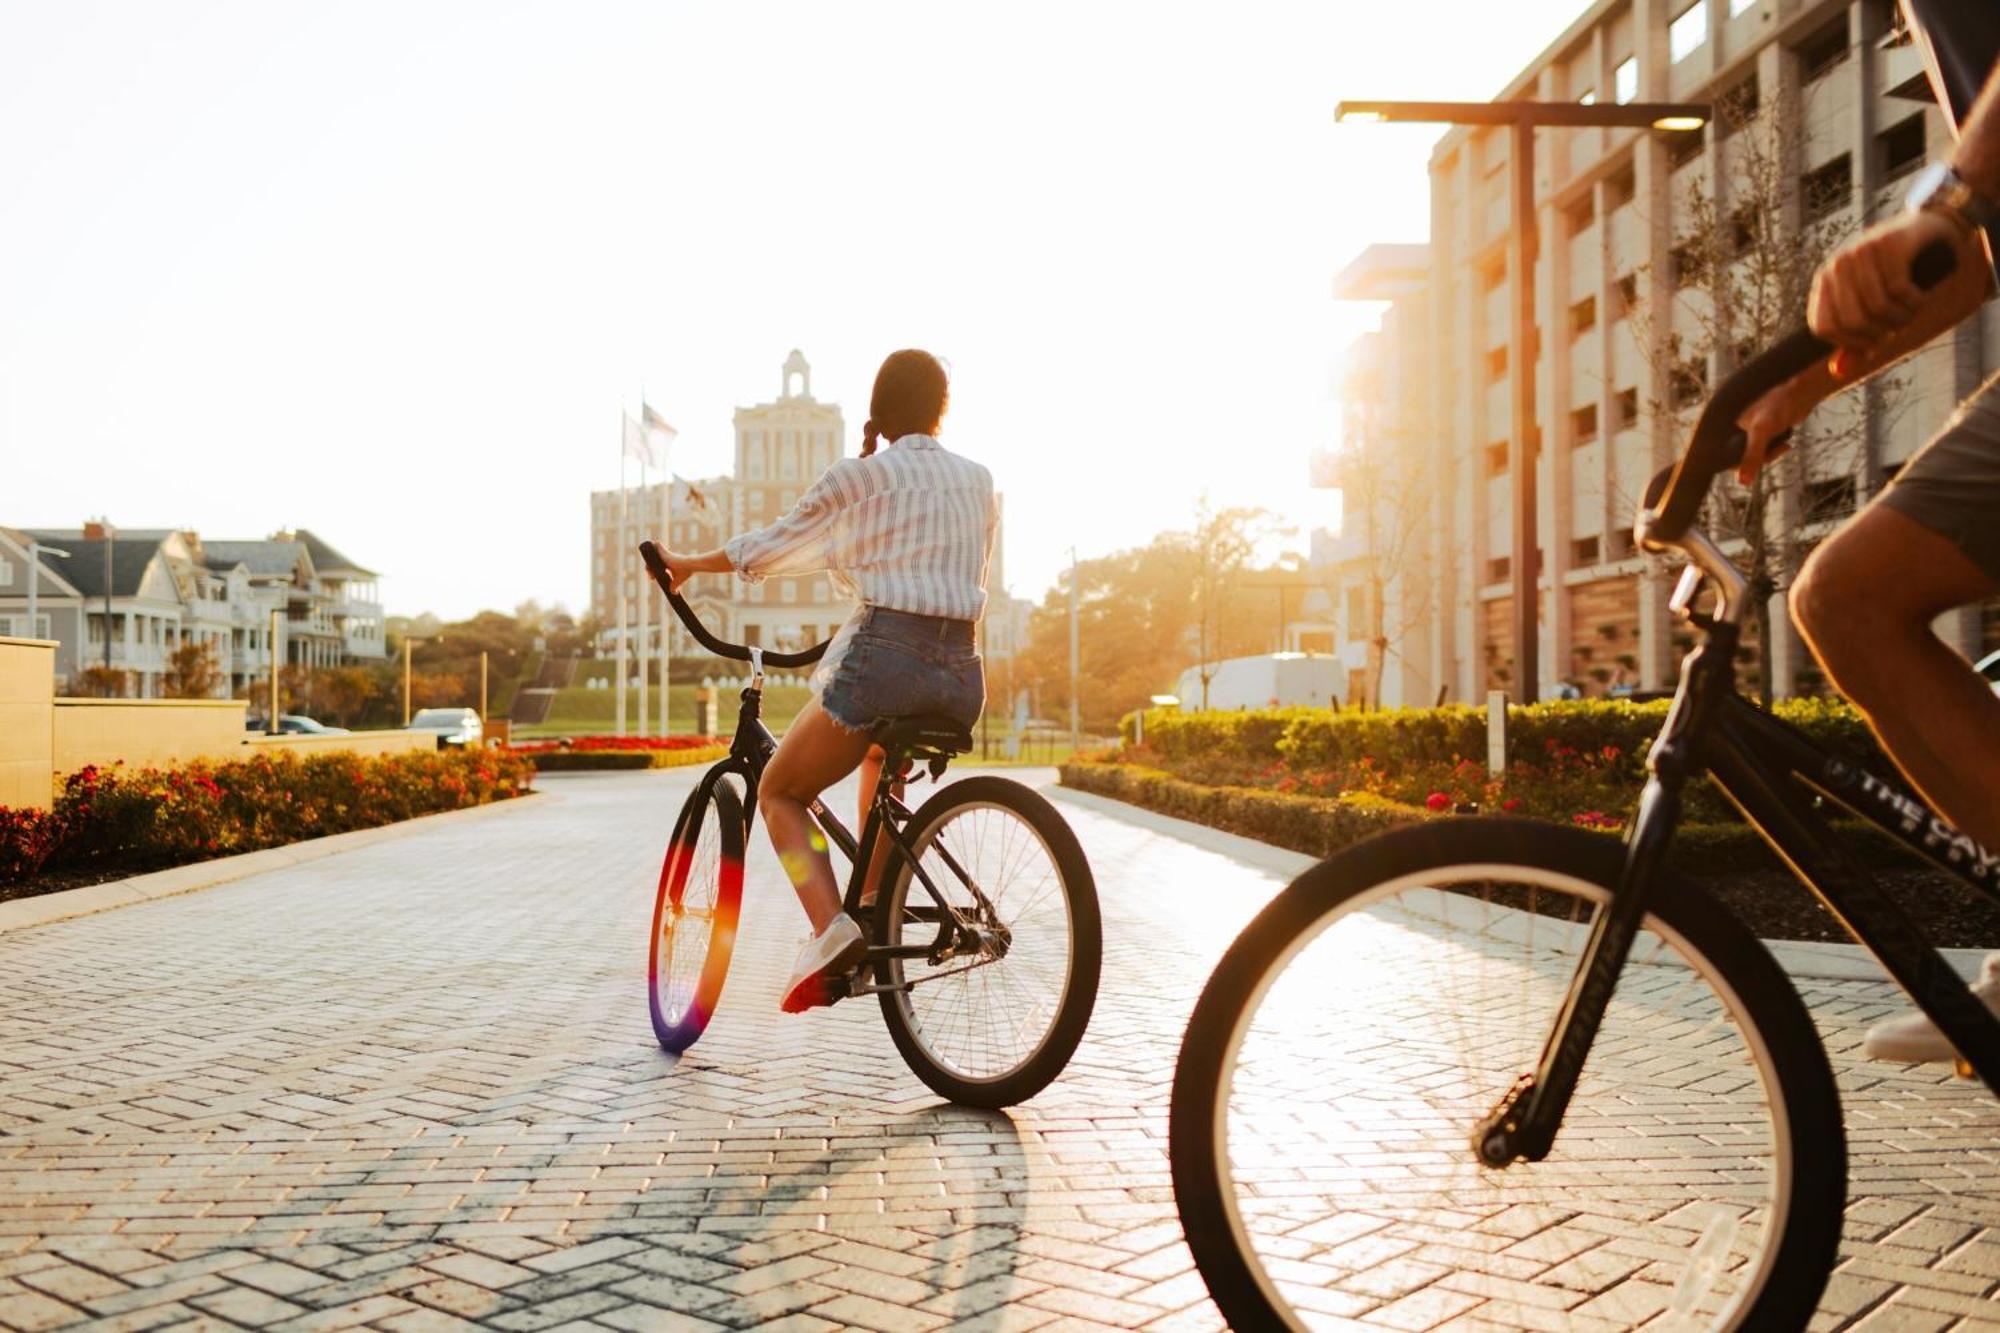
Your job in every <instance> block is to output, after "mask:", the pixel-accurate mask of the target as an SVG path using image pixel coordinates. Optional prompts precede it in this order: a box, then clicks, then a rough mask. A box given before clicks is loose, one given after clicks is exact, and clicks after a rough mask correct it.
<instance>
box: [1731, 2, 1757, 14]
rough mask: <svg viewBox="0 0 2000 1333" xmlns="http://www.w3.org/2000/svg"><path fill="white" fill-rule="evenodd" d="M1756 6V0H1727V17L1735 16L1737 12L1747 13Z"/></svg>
mask: <svg viewBox="0 0 2000 1333" xmlns="http://www.w3.org/2000/svg"><path fill="white" fill-rule="evenodd" d="M1756 7H1757V0H1729V17H1731V18H1735V17H1737V16H1738V15H1739V14H1748V13H1749V12H1750V11H1751V10H1753V9H1755V8H1756Z"/></svg>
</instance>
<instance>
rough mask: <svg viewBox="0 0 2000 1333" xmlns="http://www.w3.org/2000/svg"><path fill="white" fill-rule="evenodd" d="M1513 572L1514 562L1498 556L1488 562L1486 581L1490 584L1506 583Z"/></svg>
mask: <svg viewBox="0 0 2000 1333" xmlns="http://www.w3.org/2000/svg"><path fill="white" fill-rule="evenodd" d="M1513 572H1514V562H1513V561H1512V560H1509V559H1508V558H1507V557H1506V556H1504V555H1496V556H1494V557H1493V558H1492V559H1491V560H1488V561H1487V562H1486V581H1487V582H1488V583H1505V582H1506V581H1507V579H1508V577H1509V576H1510V575H1512V574H1513ZM1524 600H1525V599H1524Z"/></svg>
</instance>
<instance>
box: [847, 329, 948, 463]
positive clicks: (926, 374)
mask: <svg viewBox="0 0 2000 1333" xmlns="http://www.w3.org/2000/svg"><path fill="white" fill-rule="evenodd" d="M950 406H951V383H950V380H949V379H948V377H947V376H946V375H945V371H944V363H943V362H941V361H939V360H938V359H937V358H936V357H934V356H932V355H931V354H930V353H929V352H925V351H921V350H919V349H917V348H914V347H906V348H904V349H903V350H902V351H900V352H891V353H890V354H889V357H888V359H887V360H886V361H884V362H883V363H882V369H880V370H878V371H876V372H875V392H874V393H873V394H872V395H871V396H870V397H869V399H868V424H867V425H866V426H864V427H862V431H861V456H862V457H863V458H867V457H868V456H869V455H871V454H873V453H874V452H875V446H876V443H877V442H878V441H879V440H880V439H881V438H882V437H885V436H886V437H887V438H888V440H889V441H890V443H892V444H893V443H894V442H895V441H897V440H900V439H901V438H903V436H905V435H935V434H937V430H938V423H939V422H941V421H943V420H944V414H945V409H946V408H948V407H950Z"/></svg>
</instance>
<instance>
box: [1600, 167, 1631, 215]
mask: <svg viewBox="0 0 2000 1333" xmlns="http://www.w3.org/2000/svg"><path fill="white" fill-rule="evenodd" d="M1638 188H1639V182H1638V178H1637V177H1636V176H1634V175H1633V174H1632V168H1631V167H1629V166H1626V167H1622V168H1620V169H1619V170H1617V171H1614V172H1612V173H1611V174H1610V175H1609V176H1606V177H1605V178H1604V207H1605V210H1606V211H1607V212H1608V211H1612V210H1615V209H1620V208H1623V207H1625V205H1627V204H1629V203H1631V202H1632V196H1633V194H1634V193H1636V192H1637V190H1638Z"/></svg>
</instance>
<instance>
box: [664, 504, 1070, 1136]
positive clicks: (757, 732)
mask: <svg viewBox="0 0 2000 1333" xmlns="http://www.w3.org/2000/svg"><path fill="white" fill-rule="evenodd" d="M639 554H640V557H641V559H643V560H644V561H645V564H646V569H647V571H648V572H649V573H650V574H651V575H652V578H653V581H654V582H655V583H657V584H658V585H659V587H660V589H661V591H663V592H664V593H665V594H666V596H667V601H668V602H669V604H671V605H672V607H673V609H674V614H675V615H677V616H679V617H680V620H681V623H682V624H684V625H686V626H687V628H688V632H689V633H691V634H692V635H694V637H695V639H696V641H697V642H699V643H700V644H701V645H702V646H703V647H705V648H707V649H708V650H709V651H710V652H712V653H714V654H716V655H717V656H719V657H725V658H729V659H732V660H735V661H744V662H748V663H750V669H751V675H750V683H749V685H748V686H746V687H745V688H744V690H743V692H742V695H741V708H740V711H739V712H738V714H737V718H736V731H735V735H734V736H733V738H732V739H731V741H730V746H729V754H728V755H727V756H726V757H724V758H723V759H721V760H718V761H717V762H716V764H715V765H714V767H712V768H710V769H709V770H708V771H707V772H706V773H705V774H704V775H703V776H702V778H701V781H700V782H699V783H698V784H696V786H695V789H694V790H693V791H692V792H690V793H689V794H688V797H687V800H686V801H685V802H684V803H683V804H682V806H681V810H680V814H679V816H678V817H677V818H676V819H675V821H674V828H673V834H672V837H671V838H670V840H669V842H668V846H667V854H666V859H665V861H664V863H663V864H662V866H661V869H660V879H659V884H658V888H657V892H656V895H655V900H654V908H653V932H652V943H651V956H650V959H649V962H648V965H647V982H648V991H649V994H648V1006H649V1008H650V1010H651V1013H652V1020H653V1034H654V1036H655V1037H656V1038H657V1039H658V1041H659V1043H660V1046H661V1048H662V1049H664V1050H666V1051H668V1052H671V1053H674V1054H679V1053H680V1052H682V1051H685V1050H687V1049H688V1047H690V1046H692V1045H693V1044H694V1043H695V1041H696V1040H698V1039H699V1038H700V1036H701V1034H702V1033H703V1031H705V1030H706V1029H707V1027H708V1023H709V1020H710V1018H711V1017H713V1015H714V1013H715V1006H716V1004H717V1002H718V1001H719V1000H720V999H721V996H722V987H723V982H724V980H725V979H726V977H727V975H728V972H729V959H730V954H731V953H732V951H733V949H734V947H735V940H736V924H737V918H738V914H739V911H740V908H741V904H742V898H743V856H744V849H745V848H746V847H747V846H748V840H749V837H750V831H751V826H752V824H753V823H754V822H755V819H756V811H757V784H758V780H759V778H760V777H761V775H762V774H763V771H764V765H765V764H766V763H767V762H768V761H769V759H770V757H771V755H772V753H773V752H774V751H775V750H776V749H777V741H776V739H775V738H773V736H772V735H771V732H770V730H769V729H768V728H767V727H765V725H764V723H763V720H762V702H763V691H764V669H765V667H767V666H770V667H781V668H792V667H803V666H809V665H811V664H812V663H814V662H817V661H818V660H819V659H820V658H821V657H822V656H823V655H824V654H825V653H826V650H827V643H820V644H817V645H815V646H813V647H811V648H807V649H804V650H802V651H799V652H789V653H779V652H769V653H767V652H765V651H763V649H761V648H758V647H751V646H747V645H743V644H734V643H728V642H725V641H724V640H722V639H719V638H717V637H716V636H715V635H714V634H712V633H710V632H709V630H708V628H707V626H705V625H703V624H702V623H701V619H700V617H698V616H697V615H695V613H694V611H693V609H692V608H691V607H689V606H688V604H687V602H686V601H684V600H683V599H682V598H681V596H680V594H679V593H677V592H675V591H674V589H673V588H672V586H671V585H670V583H669V581H668V578H667V570H666V564H665V561H664V560H663V558H662V557H661V554H660V550H659V548H658V547H657V546H655V545H654V544H653V543H652V542H650V541H649V542H642V543H641V544H640V547H639ZM876 739H877V742H878V743H879V744H880V745H881V746H882V747H883V749H884V750H885V751H886V752H887V755H888V757H887V760H886V762H885V764H884V767H883V773H884V777H883V779H882V781H880V782H879V783H877V784H876V788H875V799H874V802H873V804H872V805H871V807H870V809H869V812H868V817H867V820H866V822H865V823H864V824H863V826H862V830H861V836H860V837H859V838H858V839H857V838H856V837H855V836H854V835H852V834H850V833H849V832H848V831H847V829H846V828H845V827H844V826H843V825H842V824H841V822H840V820H839V819H837V818H835V817H834V814H833V812H832V811H830V810H828V809H827V808H826V805H825V803H824V801H814V802H813V803H812V805H811V806H810V807H809V809H810V812H811V815H812V819H813V821H814V823H815V824H816V825H817V826H818V828H819V830H820V831H821V833H822V834H824V835H825V837H826V839H827V840H828V842H829V843H831V845H832V846H834V847H837V848H838V849H839V850H840V852H841V854H842V855H843V856H845V857H846V858H847V860H848V862H849V863H850V865H851V867H852V871H851V873H850V875H849V877H848V883H847V888H846V893H845V896H844V900H843V906H844V907H845V909H846V911H847V913H848V915H849V916H851V917H853V918H854V919H855V921H856V922H858V923H860V924H861V925H862V928H863V929H864V930H866V931H868V932H869V938H868V950H867V953H866V955H865V956H864V957H863V959H862V961H861V963H860V964H859V966H858V967H857V968H856V969H855V970H854V971H853V972H852V973H850V974H848V975H846V976H842V977H836V978H830V979H829V992H830V993H831V994H832V996H833V997H834V999H835V1000H841V999H848V998H852V997H855V996H860V995H874V996H876V997H878V999H879V1001H880V1004H881V1007H882V1017H883V1020H884V1021H885V1022H886V1023H887V1024H888V1027H889V1036H890V1038H891V1039H892V1040H893V1041H894V1042H895V1044H896V1049H897V1050H898V1051H899V1052H901V1053H902V1056H903V1059H904V1061H905V1062H906V1063H907V1064H908V1065H909V1066H910V1069H911V1071H912V1072H914V1073H915V1074H916V1076H917V1077H918V1078H920V1079H922V1080H923V1082H924V1083H925V1085H927V1086H928V1087H929V1088H930V1089H931V1090H932V1091H933V1092H936V1093H937V1094H938V1095H939V1096H941V1097H943V1098H945V1099H947V1100H949V1101H953V1102H957V1103H960V1104H961V1105H965V1106H975V1107H982V1108H987V1109H997V1108H999V1107H1003V1106H1012V1105H1014V1104H1015V1103H1017V1102H1021V1101H1025V1100H1026V1099H1027V1098H1029V1097H1032V1096H1034V1095H1035V1094H1036V1093H1038V1092H1040V1091H1041V1090H1042V1089H1043V1088H1045V1087H1047V1086H1048V1085H1049V1083H1050V1082H1051V1081H1052V1080H1053V1079H1054V1078H1055V1077H1056V1075H1057V1074H1059V1073H1061V1072H1062V1070H1063V1067H1064V1066H1065V1065H1067V1064H1068V1063H1069V1059H1070V1056H1071V1055H1073V1054H1074V1053H1075V1051H1076V1047H1077V1043H1078V1042H1080V1041H1081V1040H1082V1039H1083V1032H1084V1029H1085V1027H1086V1026H1087V1025H1088V1024H1089V1022H1090V1014H1091V1010H1092V1008H1093V1007H1094V1006H1095V1004H1096V1000H1097V982H1098V974H1099V971H1100V969H1101V967H1102V962H1103V933H1102V926H1101V922H1100V919H1099V913H1098V905H1097V887H1096V883H1095V881H1094V880H1093V879H1092V877H1091V873H1090V863H1089V862H1088V861H1087V860H1086V859H1085V858H1084V855H1083V848H1082V846H1081V845H1080V844H1079V843H1078V842H1077V839H1076V835H1075V834H1074V833H1073V832H1072V831H1071V830H1070V827H1069V825H1068V824H1067V823H1065V822H1064V821H1063V818H1062V816H1061V815H1060V814H1058V813H1057V812H1056V809H1055V807H1054V806H1052V805H1050V804H1049V802H1048V801H1047V800H1045V799H1044V798H1043V797H1042V796H1041V795H1040V794H1039V793H1037V792H1035V791H1034V790H1033V789H1031V788H1029V787H1027V786H1024V785H1023V784H1021V783H1019V782H1015V781H1013V780H1011V779H1008V778H1002V777H997V776H994V775H991V774H979V775H976V776H973V777H969V778H962V779H960V780H958V781H956V782H953V783H950V784H949V785H939V786H938V789H937V791H936V793H935V794H934V795H932V796H931V798H930V799H929V800H927V801H925V802H924V803H923V805H922V806H921V807H919V808H918V809H917V810H915V811H914V812H913V811H911V810H910V808H909V807H908V806H906V805H904V804H903V802H902V800H901V799H900V797H898V796H897V795H896V793H895V791H894V790H893V789H894V787H895V785H896V784H895V783H894V782H892V781H891V780H890V778H889V776H888V775H890V774H902V773H904V772H905V770H906V769H909V768H914V767H915V766H918V765H921V767H922V769H923V770H924V772H927V773H928V775H929V777H930V778H931V780H932V782H933V783H934V784H941V780H942V778H943V776H944V773H945V769H946V767H947V765H948V764H949V763H950V762H951V760H952V759H953V758H954V757H955V756H957V755H960V754H965V753H967V752H969V751H970V750H971V749H972V743H973V742H972V736H971V734H970V733H969V732H968V731H967V730H966V729H965V728H964V727H962V726H960V725H959V724H958V723H957V722H956V721H954V720H953V719H951V718H945V717H927V716H921V715H918V716H910V717H899V718H891V719H889V720H888V721H887V722H886V723H885V724H884V725H883V726H882V727H881V728H880V729H879V730H878V733H877V736H876ZM919 776H921V775H919ZM739 787H740V790H739ZM880 839H887V846H888V848H889V852H888V859H887V863H886V864H885V865H884V867H883V870H882V874H881V879H882V881H883V882H882V884H881V889H880V892H879V893H878V895H877V897H876V901H875V903H874V911H873V913H872V914H870V913H868V912H867V911H865V910H864V908H863V905H862V894H863V891H864V888H865V884H864V880H865V878H866V874H865V871H866V867H867V866H868V865H869V864H870V863H871V861H872V860H873V858H874V854H875V849H876V847H877V846H878V840H880Z"/></svg>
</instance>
